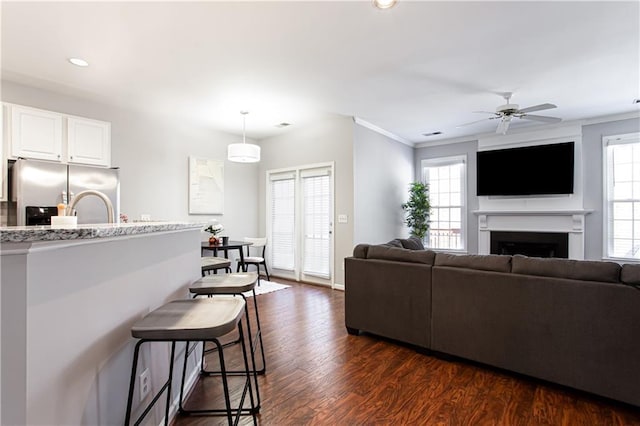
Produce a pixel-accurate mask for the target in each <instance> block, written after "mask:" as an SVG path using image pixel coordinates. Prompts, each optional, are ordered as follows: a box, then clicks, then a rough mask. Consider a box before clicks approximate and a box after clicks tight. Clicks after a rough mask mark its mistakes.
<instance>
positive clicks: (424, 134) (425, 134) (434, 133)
mask: <svg viewBox="0 0 640 426" xmlns="http://www.w3.org/2000/svg"><path fill="white" fill-rule="evenodd" d="M441 134H442V132H440V131H438V132H431V133H423V134H422V136H437V135H441Z"/></svg>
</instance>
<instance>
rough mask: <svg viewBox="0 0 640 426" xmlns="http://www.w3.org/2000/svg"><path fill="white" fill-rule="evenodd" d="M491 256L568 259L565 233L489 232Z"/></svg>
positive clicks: (567, 235)
mask: <svg viewBox="0 0 640 426" xmlns="http://www.w3.org/2000/svg"><path fill="white" fill-rule="evenodd" d="M490 239H491V254H510V255H513V254H522V255H525V256H529V257H559V258H565V259H566V258H568V257H569V234H568V233H567V232H506V231H491V237H490Z"/></svg>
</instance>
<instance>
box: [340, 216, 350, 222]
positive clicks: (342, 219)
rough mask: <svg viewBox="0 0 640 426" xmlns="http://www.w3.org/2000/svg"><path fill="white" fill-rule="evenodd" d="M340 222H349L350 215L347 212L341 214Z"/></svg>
mask: <svg viewBox="0 0 640 426" xmlns="http://www.w3.org/2000/svg"><path fill="white" fill-rule="evenodd" d="M338 223H349V217H348V216H347V215H346V214H339V215H338Z"/></svg>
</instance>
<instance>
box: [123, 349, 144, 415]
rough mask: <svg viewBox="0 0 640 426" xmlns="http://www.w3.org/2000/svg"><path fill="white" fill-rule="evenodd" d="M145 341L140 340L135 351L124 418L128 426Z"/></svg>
mask: <svg viewBox="0 0 640 426" xmlns="http://www.w3.org/2000/svg"><path fill="white" fill-rule="evenodd" d="M143 342H144V340H140V341H138V342H137V343H136V347H135V349H134V351H133V366H132V367H131V380H129V396H128V397H127V413H126V415H125V417H124V424H125V426H127V425H128V424H129V422H130V421H131V404H132V403H133V388H134V387H135V384H136V372H137V371H138V355H139V354H140V345H142V343H143Z"/></svg>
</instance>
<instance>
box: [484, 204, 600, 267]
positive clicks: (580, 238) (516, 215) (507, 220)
mask: <svg viewBox="0 0 640 426" xmlns="http://www.w3.org/2000/svg"><path fill="white" fill-rule="evenodd" d="M590 212H591V211H590V210H544V211H543V210H537V211H516V210H476V211H474V213H475V214H476V215H477V216H478V254H491V253H492V251H491V233H492V232H522V233H565V234H567V256H566V257H567V258H569V259H584V244H585V235H584V221H585V216H586V215H587V214H589V213H590ZM555 257H559V256H555Z"/></svg>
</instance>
